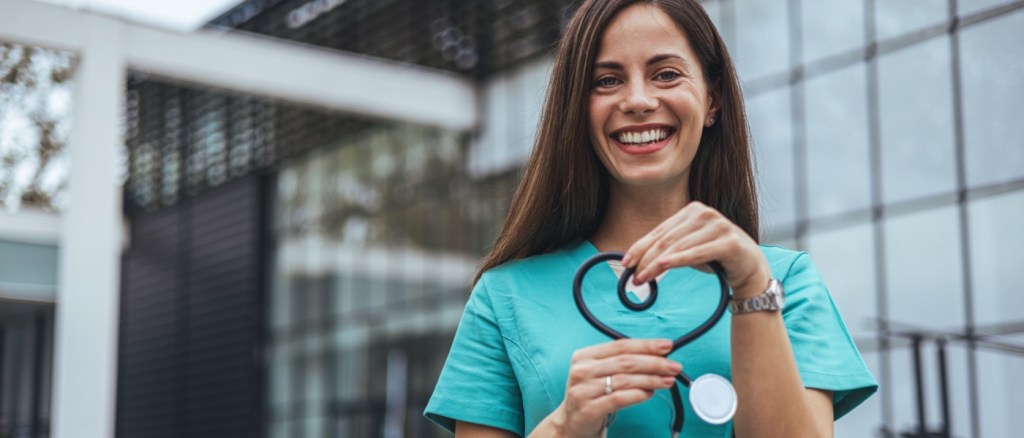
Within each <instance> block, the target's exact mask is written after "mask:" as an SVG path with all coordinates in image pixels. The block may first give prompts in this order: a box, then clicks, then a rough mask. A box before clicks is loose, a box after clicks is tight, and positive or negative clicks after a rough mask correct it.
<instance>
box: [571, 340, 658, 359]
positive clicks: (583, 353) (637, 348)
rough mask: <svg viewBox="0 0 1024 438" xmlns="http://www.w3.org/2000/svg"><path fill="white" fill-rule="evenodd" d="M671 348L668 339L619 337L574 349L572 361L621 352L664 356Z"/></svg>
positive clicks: (610, 355)
mask: <svg viewBox="0 0 1024 438" xmlns="http://www.w3.org/2000/svg"><path fill="white" fill-rule="evenodd" d="M671 350H672V341H671V340H669V339H619V340H616V341H611V342H605V343H602V344H597V345H593V346H590V347H586V348H581V349H579V350H576V352H575V353H573V355H572V360H573V362H578V361H585V360H595V359H604V358H606V357H612V356H618V355H621V354H653V355H658V356H664V355H666V354H668V352H669V351H671Z"/></svg>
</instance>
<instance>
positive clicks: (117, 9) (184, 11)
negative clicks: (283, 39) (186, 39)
mask: <svg viewBox="0 0 1024 438" xmlns="http://www.w3.org/2000/svg"><path fill="white" fill-rule="evenodd" d="M42 1H45V2H47V3H53V4H58V5H62V6H67V7H70V8H75V9H83V10H89V11H96V12H101V13H104V14H110V15H116V16H119V17H123V18H125V19H126V20H129V21H133V22H137V23H145V24H150V25H154V26H158V27H162V28H165V29H173V30H177V31H182V32H191V31H193V30H196V29H198V28H199V27H200V26H202V25H203V24H205V23H206V22H208V21H210V20H212V19H213V18H215V17H217V16H218V15H220V14H221V13H223V12H224V11H227V10H228V9H230V8H231V7H232V6H234V5H236V4H238V3H241V1H242V0H42Z"/></svg>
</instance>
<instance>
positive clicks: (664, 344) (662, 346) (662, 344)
mask: <svg viewBox="0 0 1024 438" xmlns="http://www.w3.org/2000/svg"><path fill="white" fill-rule="evenodd" d="M669 348H672V341H670V340H668V339H662V340H660V341H658V349H659V350H668V349H669Z"/></svg>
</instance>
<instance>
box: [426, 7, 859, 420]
mask: <svg viewBox="0 0 1024 438" xmlns="http://www.w3.org/2000/svg"><path fill="white" fill-rule="evenodd" d="M751 167H752V166H751V162H750V143H749V140H748V138H747V126H746V119H745V115H744V110H743V102H742V98H741V95H740V90H739V86H738V82H737V79H736V75H735V71H734V68H733V65H732V62H731V60H730V59H729V55H728V53H727V51H726V48H725V45H724V44H723V42H722V40H721V37H720V36H719V34H718V32H717V30H715V28H714V26H713V24H712V23H711V21H710V20H709V19H708V17H707V15H706V14H705V13H704V11H703V9H702V8H701V6H700V5H699V4H698V3H697V2H696V1H692V0H651V1H638V0H593V1H586V2H584V3H583V4H582V5H581V6H580V8H579V9H578V10H577V12H576V15H575V16H574V17H573V19H572V20H571V21H570V23H569V25H568V26H567V28H566V30H565V33H564V36H563V39H562V41H561V44H560V46H559V49H558V54H557V57H556V60H555V65H554V68H553V72H552V78H551V84H550V87H549V91H548V95H547V99H546V102H545V105H544V112H543V116H542V119H541V127H540V132H539V134H538V138H537V142H536V144H535V147H534V151H533V154H532V156H531V157H530V160H529V163H528V164H527V167H526V171H525V174H524V176H523V179H522V183H521V184H520V186H519V189H518V190H517V192H516V196H515V198H514V200H513V202H512V205H511V208H510V212H509V216H508V219H507V221H506V223H505V226H504V229H503V230H502V232H501V234H500V236H499V237H498V240H497V242H496V244H495V246H494V249H493V251H492V252H491V254H490V255H489V256H488V257H487V259H486V260H485V262H484V266H483V268H482V269H481V274H478V276H477V280H476V285H475V287H474V290H473V293H472V295H471V297H470V300H469V302H468V303H467V306H466V309H465V313H464V315H463V318H462V321H461V322H460V324H459V329H458V332H457V334H456V336H455V341H454V344H453V346H452V350H451V352H450V353H449V357H448V361H447V362H446V364H445V368H444V370H443V371H442V373H441V376H440V378H439V381H438V384H437V387H436V388H435V391H434V394H433V396H432V398H431V400H430V403H429V405H428V406H427V409H426V415H427V417H428V418H430V419H431V420H433V421H435V422H437V423H438V424H440V425H442V426H444V427H445V428H447V429H449V430H452V429H454V431H455V433H456V435H457V436H459V437H492V436H493V437H498V436H516V435H520V436H526V435H529V436H574V437H575V436H579V437H588V436H596V435H598V434H599V433H601V431H602V429H603V428H604V423H605V419H606V416H607V415H609V414H612V413H616V412H617V416H616V420H615V421H614V423H613V424H612V425H611V426H610V427H609V429H608V430H607V432H608V434H609V435H611V436H665V435H666V434H667V429H668V425H669V422H670V420H671V415H672V409H671V406H672V405H671V402H670V399H669V396H668V391H661V390H663V389H666V388H669V387H671V386H672V385H673V384H674V381H673V376H675V375H676V374H678V373H679V371H680V370H681V369H682V364H685V365H686V370H687V373H688V374H689V375H691V376H699V375H702V374H705V373H716V374H719V375H723V376H726V377H727V378H729V379H730V380H731V381H732V383H733V385H734V386H735V389H736V393H737V395H738V398H739V407H738V409H737V411H736V415H735V417H734V420H733V421H732V422H730V423H727V424H725V425H721V426H713V425H710V424H706V423H704V422H701V421H700V420H698V419H697V417H696V416H695V415H694V414H693V412H692V411H691V407H690V406H689V405H688V404H687V406H686V409H687V411H688V415H686V416H685V417H686V418H687V419H688V420H687V422H686V425H685V428H684V431H683V433H684V435H686V436H731V435H732V434H733V431H735V434H736V436H741V437H748V436H780V437H783V436H784V437H797V436H812V437H820V436H831V434H832V423H833V421H834V419H835V418H838V417H839V416H841V415H843V414H845V413H846V412H848V411H849V410H850V409H852V408H853V407H855V406H856V405H857V404H859V403H860V402H861V401H863V400H864V399H866V398H867V397H868V396H869V395H870V394H871V393H873V392H874V390H875V389H876V388H877V384H876V383H875V380H874V378H873V377H872V375H871V373H870V372H869V371H868V370H867V368H866V367H865V366H864V363H863V361H862V360H861V358H860V355H859V353H858V352H857V350H856V348H855V347H854V345H853V343H852V341H851V340H850V338H849V335H848V334H847V331H846V328H845V326H844V325H843V323H842V321H841V320H840V319H839V316H838V312H837V311H836V309H835V307H834V305H833V303H832V301H831V298H830V297H829V295H828V292H827V290H826V289H825V286H824V284H823V282H822V280H821V278H820V276H819V275H818V273H817V272H816V270H815V268H814V266H813V265H812V264H811V262H810V260H809V257H808V256H807V255H806V254H802V253H796V252H792V251H788V250H784V249H782V248H777V247H766V246H759V245H758V243H757V242H756V240H755V239H756V238H757V236H758V225H757V203H756V196H755V189H754V178H753V174H752V168H751ZM598 251H623V252H625V253H626V256H625V257H624V259H623V260H622V264H623V265H625V266H627V267H634V268H636V272H637V274H636V275H635V276H634V278H633V282H634V284H643V283H644V282H647V281H649V280H651V279H654V278H659V285H660V287H661V290H662V292H661V295H660V296H659V299H658V301H657V302H656V303H655V305H654V306H653V307H652V308H650V309H649V310H647V311H644V312H630V311H627V310H624V309H621V310H620V309H616V308H615V307H614V306H613V304H618V303H613V302H612V301H611V299H609V298H608V297H609V296H613V295H614V293H608V292H609V291H611V292H614V285H615V284H616V283H615V282H616V278H615V273H614V272H613V270H612V269H604V268H602V267H599V268H602V269H598V268H595V269H593V270H592V272H591V273H590V275H588V277H587V279H586V281H585V282H584V290H585V293H586V294H587V297H588V298H587V299H588V300H589V302H593V303H594V304H591V305H590V306H591V307H592V308H595V309H596V308H606V309H605V310H602V312H603V313H602V314H601V315H599V316H600V317H601V319H603V320H604V321H605V322H606V323H608V324H609V325H611V326H613V327H616V328H618V329H619V330H620V331H623V332H625V333H627V334H631V335H632V336H644V337H648V339H628V340H619V341H615V342H609V341H608V339H607V338H605V337H604V335H602V334H600V333H598V332H597V331H596V330H594V329H593V328H592V327H590V326H589V325H588V324H587V323H586V321H585V320H584V319H583V318H582V317H580V315H579V313H578V312H577V310H576V308H575V305H574V303H573V300H572V294H571V285H572V278H573V276H574V274H575V270H576V268H578V267H579V266H580V264H581V263H583V261H584V260H586V259H587V258H589V257H590V256H592V255H594V254H596V253H597V252H598ZM710 261H718V262H720V263H721V265H722V266H723V268H724V269H725V271H726V273H727V279H728V282H729V285H730V287H731V288H732V292H733V301H734V302H736V303H742V302H743V301H745V300H748V299H751V298H755V297H760V296H762V295H764V296H768V295H770V294H772V293H776V292H778V288H777V286H778V285H777V283H776V281H775V280H773V279H777V280H778V282H781V286H782V288H784V289H785V299H786V304H785V308H784V309H782V310H779V309H765V310H766V311H753V312H737V314H735V315H727V316H726V317H725V318H723V320H722V321H721V322H720V323H719V324H718V325H717V326H716V327H715V328H714V329H713V330H711V331H710V332H708V333H707V334H706V335H704V336H703V337H701V338H699V339H698V340H697V341H695V342H693V343H691V344H689V345H687V346H686V347H684V348H682V349H680V350H678V351H676V352H674V353H672V354H671V355H669V356H668V357H665V355H666V354H667V353H668V352H669V350H670V344H671V342H670V341H669V340H668V339H662V338H675V337H676V336H678V335H679V334H681V333H683V332H685V331H688V330H690V329H691V328H693V327H695V326H696V325H697V324H699V323H700V322H701V321H703V320H704V319H705V318H706V317H707V315H708V314H709V313H710V312H711V309H713V308H714V306H715V305H716V304H717V303H716V302H715V295H714V291H715V290H716V287H717V280H716V279H715V278H714V277H712V276H709V275H706V274H701V273H699V272H695V271H694V270H692V269H675V270H672V271H669V269H671V268H677V267H685V266H696V267H700V266H703V265H704V264H706V263H707V262H710ZM588 291H589V292H588ZM701 291H710V292H711V293H701ZM602 299H603V300H606V303H604V304H602V303H600V301H601V300H602ZM651 338H653V339H651ZM684 399H685V395H684Z"/></svg>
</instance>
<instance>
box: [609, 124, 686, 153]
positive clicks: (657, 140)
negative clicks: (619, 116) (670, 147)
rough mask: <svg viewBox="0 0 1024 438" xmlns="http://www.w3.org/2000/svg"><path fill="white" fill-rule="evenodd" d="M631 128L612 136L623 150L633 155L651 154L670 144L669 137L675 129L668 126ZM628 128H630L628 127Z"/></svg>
mask: <svg viewBox="0 0 1024 438" xmlns="http://www.w3.org/2000/svg"><path fill="white" fill-rule="evenodd" d="M638 128H640V129H629V130H623V131H619V132H616V133H613V134H612V135H611V138H612V139H613V140H615V141H614V143H615V144H616V146H618V147H619V149H621V150H622V151H623V152H625V153H627V154H631V155H642V154H650V153H654V152H657V151H659V150H661V149H662V148H663V147H665V145H667V144H668V139H669V137H671V136H672V134H674V133H675V129H673V128H670V127H667V126H659V127H651V128H644V127H638ZM627 129H628V128H627Z"/></svg>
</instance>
